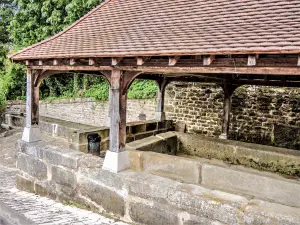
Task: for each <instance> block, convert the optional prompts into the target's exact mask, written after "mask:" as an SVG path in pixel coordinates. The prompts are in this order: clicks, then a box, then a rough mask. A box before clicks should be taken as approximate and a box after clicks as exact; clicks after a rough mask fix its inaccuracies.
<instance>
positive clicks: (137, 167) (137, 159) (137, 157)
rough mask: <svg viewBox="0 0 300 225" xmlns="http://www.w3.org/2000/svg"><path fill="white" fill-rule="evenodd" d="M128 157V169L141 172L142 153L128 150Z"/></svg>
mask: <svg viewBox="0 0 300 225" xmlns="http://www.w3.org/2000/svg"><path fill="white" fill-rule="evenodd" d="M128 150H129V149H128ZM128 156H129V160H130V168H131V169H132V170H134V171H137V172H141V171H143V161H142V157H143V153H142V152H139V151H135V150H130V151H128Z"/></svg>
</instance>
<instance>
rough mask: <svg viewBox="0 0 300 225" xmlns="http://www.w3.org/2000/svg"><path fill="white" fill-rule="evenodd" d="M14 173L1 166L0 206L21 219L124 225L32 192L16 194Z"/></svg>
mask: <svg viewBox="0 0 300 225" xmlns="http://www.w3.org/2000/svg"><path fill="white" fill-rule="evenodd" d="M16 173H17V170H16V169H11V168H7V167H3V166H1V165H0V204H1V202H2V203H4V204H5V205H6V206H8V207H9V208H11V209H13V210H14V211H15V212H17V213H19V214H20V215H21V216H22V215H23V216H25V217H26V218H28V219H30V220H32V221H33V222H34V223H35V224H43V225H54V224H59V225H84V224H86V225H97V224H105V225H106V224H109V225H126V224H125V223H123V222H116V221H114V220H112V219H108V218H105V217H103V216H101V215H99V214H96V213H93V212H90V211H87V210H83V209H78V208H76V207H72V206H65V205H63V204H61V203H58V202H55V201H53V200H51V199H48V198H45V197H39V196H36V195H34V194H31V193H27V192H24V191H19V190H18V189H16V188H15V175H16ZM0 216H1V214H0ZM0 219H1V217H0ZM0 222H1V221H0ZM25 223H27V224H28V222H25V221H23V223H20V224H22V225H27V224H25ZM0 224H1V223H0ZM16 224H18V223H16Z"/></svg>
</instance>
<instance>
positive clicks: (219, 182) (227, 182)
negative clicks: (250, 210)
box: [202, 165, 300, 207]
mask: <svg viewBox="0 0 300 225" xmlns="http://www.w3.org/2000/svg"><path fill="white" fill-rule="evenodd" d="M269 176H270V175H269ZM202 184H203V185H207V186H209V187H213V188H221V189H225V190H229V191H239V192H242V193H247V194H251V195H254V196H257V197H262V198H267V199H270V200H272V201H275V202H278V203H282V204H286V205H290V206H296V207H300V195H299V191H300V183H299V182H297V181H293V180H287V179H283V178H281V179H279V177H276V178H275V177H274V178H273V177H268V176H267V174H266V175H265V176H263V175H262V174H255V173H251V172H250V171H247V172H244V171H240V170H234V169H231V168H224V167H219V166H214V165H203V166H202Z"/></svg>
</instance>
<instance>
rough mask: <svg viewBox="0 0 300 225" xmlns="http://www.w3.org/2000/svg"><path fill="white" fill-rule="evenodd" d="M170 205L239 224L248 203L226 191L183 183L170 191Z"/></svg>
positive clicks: (224, 221)
mask: <svg viewBox="0 0 300 225" xmlns="http://www.w3.org/2000/svg"><path fill="white" fill-rule="evenodd" d="M168 201H169V203H170V205H172V206H174V207H176V208H178V209H180V210H183V211H186V212H188V213H190V214H193V215H197V216H199V217H206V218H209V219H212V220H217V221H220V222H222V223H228V224H238V223H239V222H240V218H241V217H242V215H243V212H242V211H241V210H240V208H242V207H244V206H245V205H247V203H248V200H247V199H246V198H244V197H241V196H237V195H232V194H228V193H225V192H218V193H215V192H212V191H210V190H209V189H206V188H203V187H200V186H196V185H188V184H182V185H178V186H177V188H176V189H170V191H169V193H168Z"/></svg>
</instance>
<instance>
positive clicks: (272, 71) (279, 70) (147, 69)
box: [30, 66, 300, 76]
mask: <svg viewBox="0 0 300 225" xmlns="http://www.w3.org/2000/svg"><path fill="white" fill-rule="evenodd" d="M30 68H32V69H42V70H59V71H99V70H113V69H114V68H116V69H119V70H126V71H140V72H144V73H161V74H171V73H175V74H176V73H187V74H188V73H200V74H225V75H228V74H257V75H263V74H265V75H291V76H294V75H296V76H300V68H299V67H152V66H117V67H111V66H31V67H30Z"/></svg>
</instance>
